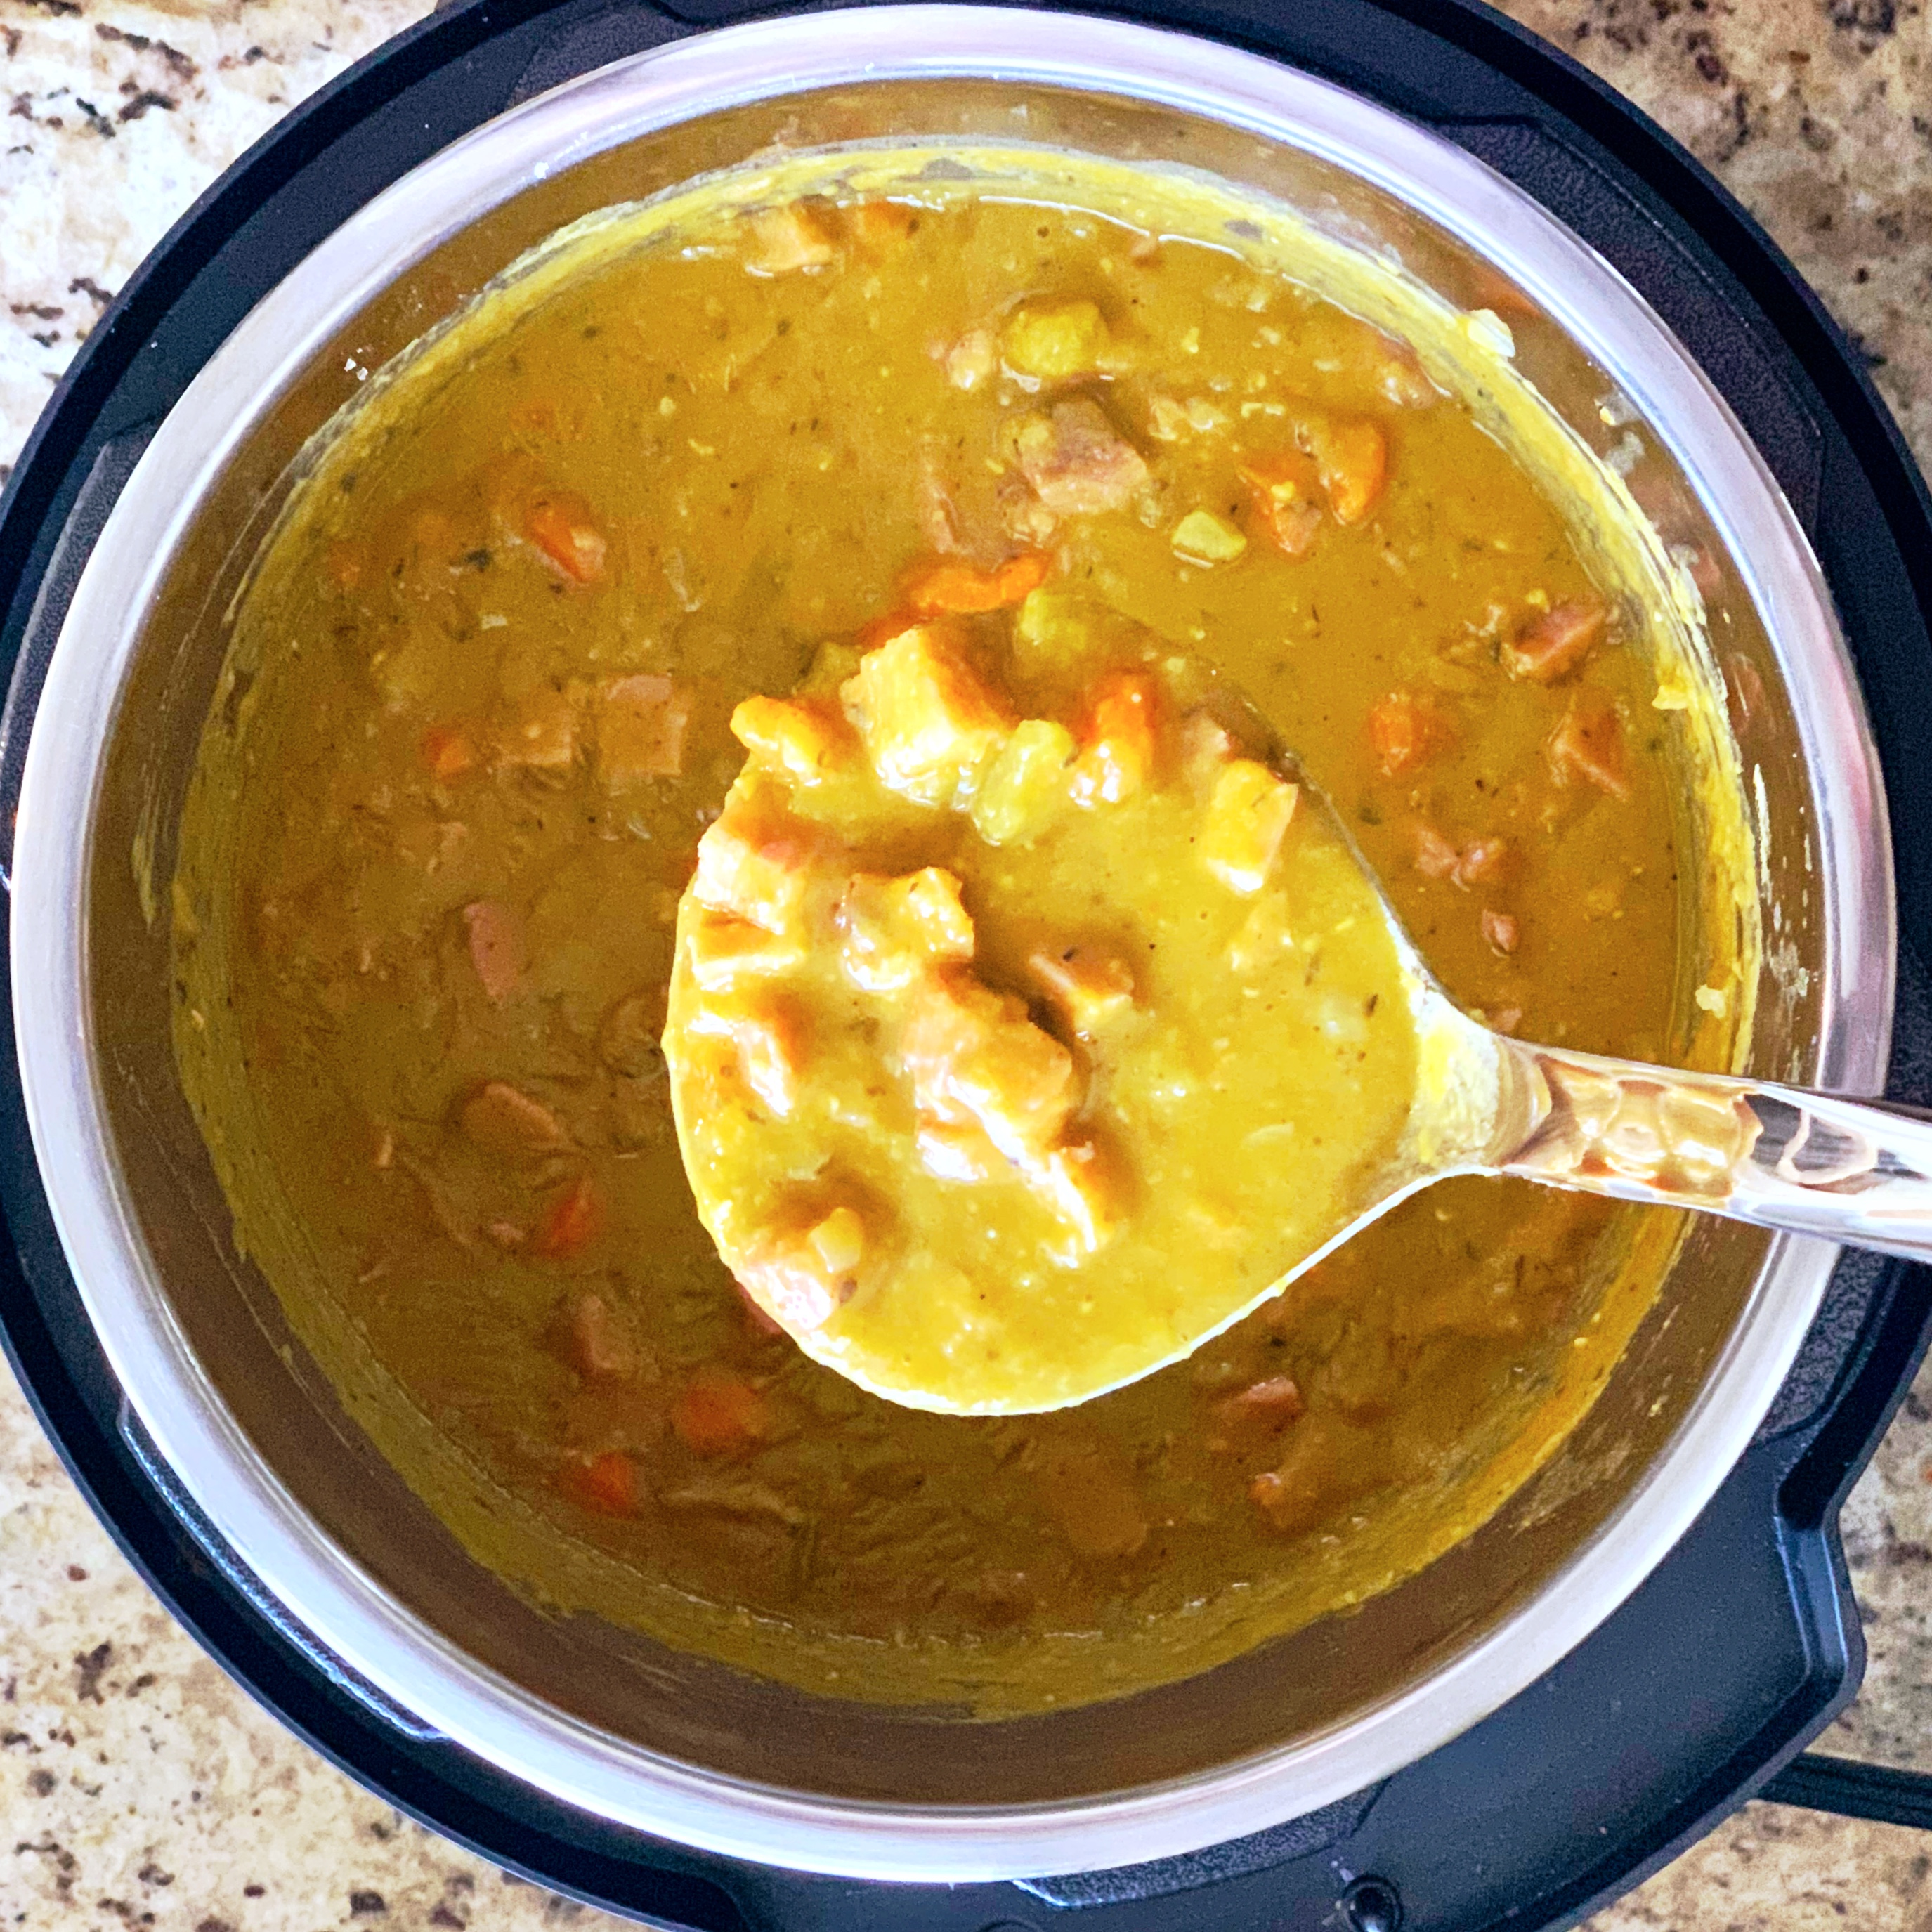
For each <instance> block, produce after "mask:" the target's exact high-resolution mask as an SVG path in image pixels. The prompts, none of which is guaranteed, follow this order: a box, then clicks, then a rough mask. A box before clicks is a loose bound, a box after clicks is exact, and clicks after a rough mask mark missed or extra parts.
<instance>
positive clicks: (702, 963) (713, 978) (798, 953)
mask: <svg viewBox="0 0 1932 1932" xmlns="http://www.w3.org/2000/svg"><path fill="white" fill-rule="evenodd" d="M685 957H686V958H687V959H688V960H689V962H691V977H692V978H693V979H694V980H696V981H697V983H698V985H699V986H700V987H701V988H703V990H704V991H705V992H707V993H719V992H729V991H730V989H732V988H733V987H734V986H738V985H739V984H740V983H742V982H743V981H745V980H768V979H771V978H773V977H775V976H776V975H778V974H781V973H790V972H793V971H796V970H797V968H799V967H800V966H802V965H803V964H804V963H805V948H804V947H802V945H800V944H799V942H798V941H797V940H796V938H789V937H787V936H786V935H782V934H779V933H775V932H766V930H765V929H764V928H763V926H754V925H752V924H751V921H750V920H748V919H732V918H730V917H729V916H724V915H718V914H709V915H707V916H706V917H704V918H703V919H698V920H697V921H695V922H694V923H693V925H692V926H691V933H690V936H689V938H687V939H686V941H685Z"/></svg>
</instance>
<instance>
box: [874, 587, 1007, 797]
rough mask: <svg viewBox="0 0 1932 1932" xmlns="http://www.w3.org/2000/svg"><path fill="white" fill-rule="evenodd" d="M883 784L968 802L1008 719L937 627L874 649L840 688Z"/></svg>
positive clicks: (910, 794) (920, 794)
mask: <svg viewBox="0 0 1932 1932" xmlns="http://www.w3.org/2000/svg"><path fill="white" fill-rule="evenodd" d="M838 697H839V701H840V703H842V704H843V705H844V708H845V715H846V716H847V718H850V720H851V721H852V724H853V728H854V729H855V730H856V731H857V732H858V733H859V739H860V741H861V742H862V743H863V745H864V746H865V753H866V756H867V757H868V758H869V759H870V760H871V764H872V769H874V771H875V772H877V774H878V776H879V781H880V783H881V784H883V785H885V786H886V787H888V788H889V790H893V791H895V792H897V793H899V794H900V795H901V796H902V797H905V798H910V799H914V800H916V802H919V803H920V804H922V805H951V804H953V803H955V802H965V800H964V799H962V796H961V795H962V793H965V798H966V799H970V797H971V791H972V789H973V784H974V781H975V780H976V779H977V776H978V774H979V772H980V769H981V767H982V766H984V765H985V764H986V761H987V760H989V758H990V757H992V755H993V754H994V753H995V751H998V748H999V747H1000V744H1001V740H1002V739H1004V737H1005V736H1006V733H1007V728H1008V725H1007V718H1006V716H1005V715H1004V712H1002V710H1001V707H1000V706H999V705H998V703H996V702H995V700H994V697H993V696H992V693H991V692H990V691H988V689H987V688H986V686H985V685H983V683H982V682H980V678H979V676H978V675H977V673H975V672H974V670H973V668H972V667H971V665H970V664H968V662H967V661H966V659H965V656H964V655H963V654H962V652H961V650H960V649H959V646H958V644H957V643H956V641H955V640H953V638H952V637H950V636H949V635H948V634H947V632H946V631H944V630H943V629H941V628H940V627H939V626H938V625H932V624H922V625H915V626H914V627H913V628H912V629H910V630H907V631H901V632H899V634H898V635H897V636H896V637H893V638H892V640H890V641H889V643H883V644H881V645H880V646H879V647H878V649H877V650H874V651H871V652H868V653H867V654H866V655H865V657H864V658H862V659H861V660H860V661H859V668H858V670H857V672H856V673H855V674H854V675H853V676H851V677H850V678H848V679H847V680H846V682H844V684H843V685H841V686H840V687H839V691H838Z"/></svg>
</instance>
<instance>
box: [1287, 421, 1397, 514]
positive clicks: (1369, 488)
mask: <svg viewBox="0 0 1932 1932" xmlns="http://www.w3.org/2000/svg"><path fill="white" fill-rule="evenodd" d="M1295 440H1296V441H1297V442H1298V443H1300V444H1301V447H1302V448H1303V449H1304V450H1305V451H1307V453H1308V454H1309V455H1310V456H1312V457H1313V458H1314V459H1315V473H1316V478H1317V480H1318V481H1319V482H1320V484H1321V485H1322V495H1323V496H1325V497H1326V498H1327V499H1328V508H1329V511H1330V513H1331V514H1332V515H1333V516H1334V519H1335V520H1336V522H1337V523H1341V524H1343V525H1345V526H1346V525H1347V524H1349V523H1360V522H1361V520H1362V519H1363V518H1364V517H1366V516H1367V514H1369V512H1370V511H1371V510H1373V508H1375V506H1376V504H1377V503H1378V502H1380V501H1381V500H1382V490H1383V488H1384V486H1385V484H1387V483H1388V437H1387V435H1386V434H1385V433H1384V432H1383V430H1382V425H1381V424H1379V423H1378V422H1374V421H1373V420H1372V419H1370V418H1368V417H1367V416H1343V417H1338V416H1319V415H1310V416H1304V417H1303V418H1302V419H1301V421H1300V422H1298V423H1297V424H1296V425H1295Z"/></svg>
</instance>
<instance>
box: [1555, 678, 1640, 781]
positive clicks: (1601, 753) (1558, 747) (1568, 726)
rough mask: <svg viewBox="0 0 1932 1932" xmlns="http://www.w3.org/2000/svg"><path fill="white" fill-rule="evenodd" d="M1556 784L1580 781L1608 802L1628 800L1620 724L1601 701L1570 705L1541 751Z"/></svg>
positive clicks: (1614, 712)
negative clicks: (1606, 793)
mask: <svg viewBox="0 0 1932 1932" xmlns="http://www.w3.org/2000/svg"><path fill="white" fill-rule="evenodd" d="M1546 750H1547V754H1548V757H1549V760H1550V772H1551V774H1552V775H1553V777H1554V778H1556V782H1557V783H1558V784H1570V783H1571V781H1573V780H1575V779H1578V778H1581V779H1583V781H1585V782H1586V783H1587V784H1593V785H1595V787H1597V789H1598V790H1599V791H1604V792H1608V793H1610V796H1611V797H1613V798H1628V797H1629V796H1630V757H1629V754H1628V752H1626V751H1625V748H1624V727H1623V721H1622V719H1621V718H1619V717H1618V715H1617V710H1616V706H1615V705H1613V704H1612V703H1610V701H1609V700H1607V699H1604V698H1579V699H1577V700H1573V701H1572V703H1571V706H1570V709H1569V710H1568V712H1567V713H1566V714H1565V716H1564V719H1563V721H1562V724H1559V725H1558V726H1557V727H1556V730H1555V731H1554V732H1553V733H1551V734H1550V742H1549V744H1548V745H1547V747H1546Z"/></svg>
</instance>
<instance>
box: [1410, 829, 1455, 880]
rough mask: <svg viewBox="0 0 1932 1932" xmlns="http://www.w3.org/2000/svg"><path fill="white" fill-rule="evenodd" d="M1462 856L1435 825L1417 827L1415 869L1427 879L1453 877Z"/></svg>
mask: <svg viewBox="0 0 1932 1932" xmlns="http://www.w3.org/2000/svg"><path fill="white" fill-rule="evenodd" d="M1462 856H1463V855H1462V853H1460V852H1459V851H1458V850H1457V849H1456V847H1454V845H1452V844H1450V842H1449V841H1448V839H1446V838H1444V837H1443V835H1442V833H1441V832H1439V831H1437V830H1436V828H1435V826H1433V825H1418V826H1417V827H1416V828H1415V869H1416V870H1417V871H1418V872H1420V873H1421V874H1422V876H1423V877H1424V878H1425V879H1448V878H1453V877H1454V876H1455V871H1456V868H1457V865H1459V864H1460V862H1462Z"/></svg>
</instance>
